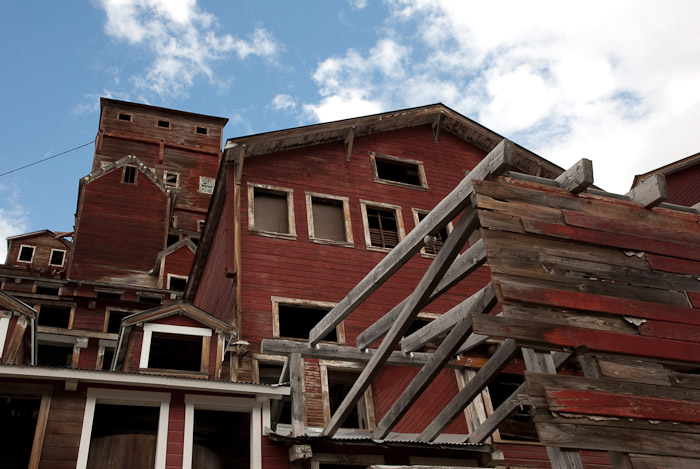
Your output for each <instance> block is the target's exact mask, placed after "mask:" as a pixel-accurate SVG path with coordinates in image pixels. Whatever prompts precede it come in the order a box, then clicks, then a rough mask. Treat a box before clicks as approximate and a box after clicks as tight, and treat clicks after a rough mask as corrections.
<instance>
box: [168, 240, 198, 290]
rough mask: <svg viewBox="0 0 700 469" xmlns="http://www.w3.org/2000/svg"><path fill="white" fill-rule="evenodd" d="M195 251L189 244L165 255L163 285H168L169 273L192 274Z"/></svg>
mask: <svg viewBox="0 0 700 469" xmlns="http://www.w3.org/2000/svg"><path fill="white" fill-rule="evenodd" d="M193 260H194V253H193V252H192V251H190V249H189V248H188V247H187V246H182V247H181V248H180V249H178V250H177V251H174V252H171V253H170V254H168V255H167V256H166V257H165V267H164V269H163V285H161V288H166V287H167V286H168V274H174V275H182V276H185V277H187V276H188V275H189V274H190V268H191V267H192V261H193Z"/></svg>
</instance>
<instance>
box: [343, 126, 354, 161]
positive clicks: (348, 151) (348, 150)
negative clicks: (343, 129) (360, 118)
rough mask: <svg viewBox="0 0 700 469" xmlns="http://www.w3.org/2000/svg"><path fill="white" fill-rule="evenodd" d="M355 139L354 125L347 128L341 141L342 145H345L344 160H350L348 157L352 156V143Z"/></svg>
mask: <svg viewBox="0 0 700 469" xmlns="http://www.w3.org/2000/svg"><path fill="white" fill-rule="evenodd" d="M354 141H355V127H354V126H353V127H350V129H348V133H347V135H346V136H345V140H344V141H343V145H344V147H345V161H348V162H349V161H350V158H351V157H352V145H353V143H354Z"/></svg>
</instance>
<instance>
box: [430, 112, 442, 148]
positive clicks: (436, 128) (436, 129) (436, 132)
mask: <svg viewBox="0 0 700 469" xmlns="http://www.w3.org/2000/svg"><path fill="white" fill-rule="evenodd" d="M444 118H445V114H443V112H442V111H440V112H438V113H437V115H436V116H435V119H434V120H433V123H432V125H431V127H432V129H433V136H434V137H435V143H438V142H440V128H441V127H442V120H443V119H444Z"/></svg>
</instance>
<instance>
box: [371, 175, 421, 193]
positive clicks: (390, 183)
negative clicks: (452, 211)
mask: <svg viewBox="0 0 700 469" xmlns="http://www.w3.org/2000/svg"><path fill="white" fill-rule="evenodd" d="M373 179H374V182H376V183H377V184H386V185H387V186H396V187H403V188H405V189H416V190H419V191H428V190H429V189H428V186H416V185H414V184H407V183H405V182H397V181H390V180H388V179H380V178H376V177H375V178H373Z"/></svg>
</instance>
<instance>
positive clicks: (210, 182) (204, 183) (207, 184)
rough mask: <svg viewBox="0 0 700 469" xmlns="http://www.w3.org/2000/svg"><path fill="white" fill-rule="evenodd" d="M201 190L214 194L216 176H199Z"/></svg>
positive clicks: (204, 192)
mask: <svg viewBox="0 0 700 469" xmlns="http://www.w3.org/2000/svg"><path fill="white" fill-rule="evenodd" d="M199 192H201V193H203V194H213V193H214V178H208V177H204V176H199Z"/></svg>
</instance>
